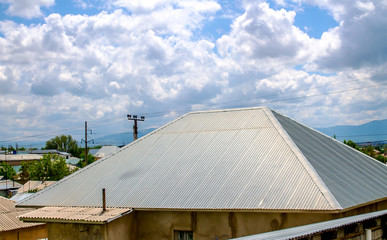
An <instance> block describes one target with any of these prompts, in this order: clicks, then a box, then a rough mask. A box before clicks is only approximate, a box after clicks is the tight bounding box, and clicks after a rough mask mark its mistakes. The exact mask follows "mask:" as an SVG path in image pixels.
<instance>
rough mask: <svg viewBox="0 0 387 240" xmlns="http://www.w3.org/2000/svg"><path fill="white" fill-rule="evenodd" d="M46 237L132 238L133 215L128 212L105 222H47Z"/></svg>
mask: <svg viewBox="0 0 387 240" xmlns="http://www.w3.org/2000/svg"><path fill="white" fill-rule="evenodd" d="M47 225H48V239H55V240H68V239H79V240H83V239H85V240H105V239H111V240H121V239H133V240H135V238H134V235H133V232H132V231H131V230H132V229H135V226H133V215H131V214H128V215H125V216H123V217H120V218H118V219H116V220H114V221H112V222H110V223H107V224H81V223H47Z"/></svg>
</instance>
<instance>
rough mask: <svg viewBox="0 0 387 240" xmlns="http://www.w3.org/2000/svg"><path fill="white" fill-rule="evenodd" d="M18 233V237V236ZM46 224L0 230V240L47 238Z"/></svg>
mask: <svg viewBox="0 0 387 240" xmlns="http://www.w3.org/2000/svg"><path fill="white" fill-rule="evenodd" d="M18 235H19V238H18ZM47 236H48V233H47V226H46V225H39V226H35V227H30V228H23V229H18V230H13V231H7V232H0V240H18V239H20V240H35V239H42V238H47Z"/></svg>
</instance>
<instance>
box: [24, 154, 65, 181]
mask: <svg viewBox="0 0 387 240" xmlns="http://www.w3.org/2000/svg"><path fill="white" fill-rule="evenodd" d="M70 173H72V171H71V170H70V168H69V167H68V166H67V164H66V160H65V159H64V158H63V157H61V156H59V155H56V154H44V155H43V158H42V159H40V160H35V161H29V162H22V166H21V168H20V177H21V178H23V179H29V180H39V181H42V180H53V181H57V180H60V179H62V178H63V177H65V176H67V175H69V174H70Z"/></svg>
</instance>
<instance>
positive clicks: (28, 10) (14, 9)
mask: <svg viewBox="0 0 387 240" xmlns="http://www.w3.org/2000/svg"><path fill="white" fill-rule="evenodd" d="M0 2H3V3H6V4H9V7H8V9H7V11H6V12H7V13H8V14H9V15H12V16H18V17H24V18H35V17H41V16H43V13H42V11H41V8H42V7H47V8H48V7H51V6H53V5H54V4H55V0H1V1H0Z"/></svg>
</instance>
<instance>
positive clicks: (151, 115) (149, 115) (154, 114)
mask: <svg viewBox="0 0 387 240" xmlns="http://www.w3.org/2000/svg"><path fill="white" fill-rule="evenodd" d="M381 76H387V74H382V75H378V76H374V77H381ZM367 79H370V78H367ZM364 80H366V79H356V80H349V81H341V82H335V83H331V84H326V85H320V86H316V87H313V88H305V89H300V90H295V91H289V92H284V93H279V94H270V95H264V96H260V97H259V96H258V97H256V98H247V99H241V100H235V101H227V102H221V103H207V104H206V108H204V109H208V107H209V106H222V105H226V106H227V105H231V104H235V103H240V102H244V101H251V100H257V99H259V98H267V97H274V96H283V95H286V94H290V93H297V92H302V91H305V90H313V89H319V88H323V87H329V86H334V85H338V84H343V83H349V82H358V81H364ZM382 85H387V83H381V84H375V85H369V86H364V87H358V88H352V89H345V90H339V91H333V92H326V93H319V94H314V95H305V96H299V97H293V98H286V99H278V100H270V101H264V100H261V101H259V102H258V103H274V102H286V101H293V100H297V99H305V98H311V97H316V96H324V95H331V94H337V93H343V92H350V91H356V90H361V89H366V88H372V87H377V86H382ZM235 106H240V105H234V107H235ZM191 109H192V106H184V107H181V108H177V109H173V110H168V111H158V112H148V113H142V114H140V115H144V116H147V118H154V117H158V116H162V115H165V114H167V113H170V112H175V113H184V112H187V111H189V110H191ZM124 121H125V119H116V118H114V119H112V121H107V120H106V119H104V120H101V121H96V122H95V123H100V124H96V125H93V127H94V128H98V127H102V126H106V125H110V124H112V123H118V122H124ZM81 129H82V128H81V127H74V128H67V129H63V130H55V131H50V132H45V133H40V134H35V135H29V136H23V137H14V138H9V139H6V140H0V143H6V142H15V141H23V140H26V139H30V138H35V137H43V136H50V135H53V134H57V133H67V134H68V133H69V131H71V132H73V131H81ZM71 132H70V133H71ZM79 135H81V133H80V134H79Z"/></svg>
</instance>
